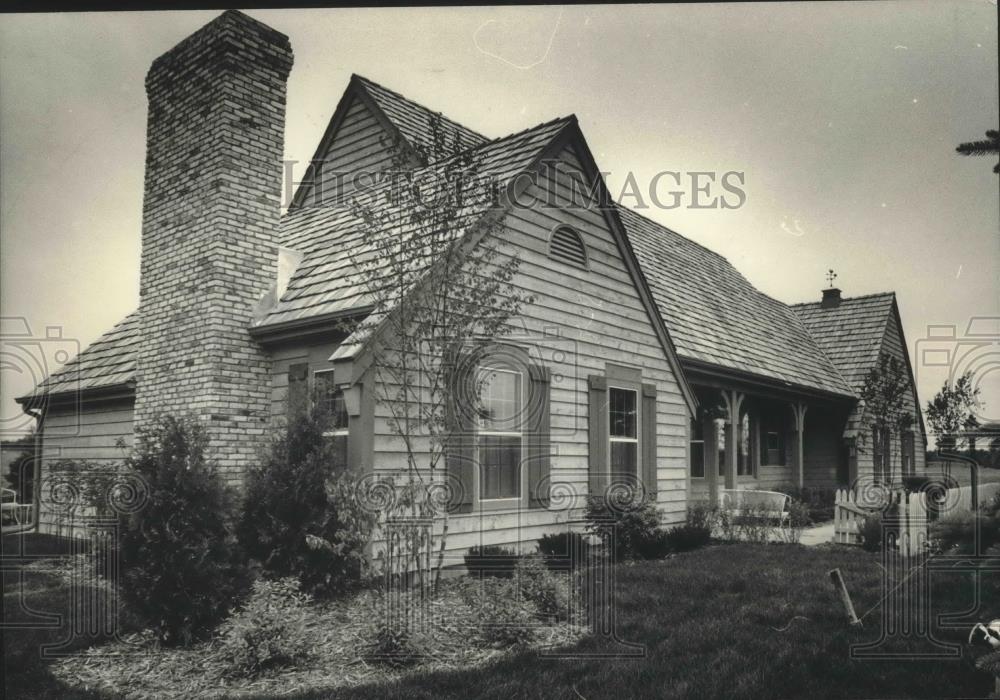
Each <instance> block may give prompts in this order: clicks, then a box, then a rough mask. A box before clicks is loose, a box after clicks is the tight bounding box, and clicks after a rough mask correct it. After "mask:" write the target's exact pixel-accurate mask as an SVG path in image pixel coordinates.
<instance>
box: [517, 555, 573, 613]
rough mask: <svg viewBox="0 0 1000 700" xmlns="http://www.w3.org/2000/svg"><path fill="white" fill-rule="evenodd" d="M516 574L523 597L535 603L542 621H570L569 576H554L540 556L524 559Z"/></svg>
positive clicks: (520, 562) (570, 594)
mask: <svg viewBox="0 0 1000 700" xmlns="http://www.w3.org/2000/svg"><path fill="white" fill-rule="evenodd" d="M516 572H517V578H516V581H517V585H518V587H519V590H520V592H521V595H522V596H523V597H524V598H525V599H526V600H528V601H529V602H531V603H534V605H535V607H536V608H537V609H538V616H539V617H540V618H541V619H543V620H551V619H553V618H556V619H559V620H568V619H569V617H570V613H571V608H572V605H571V602H570V601H571V596H572V593H571V588H570V581H569V577H568V576H565V575H564V576H557V575H556V574H553V573H552V572H551V571H549V569H548V567H547V566H546V565H545V560H544V559H543V558H542V557H540V556H527V557H523V558H522V559H521V560H520V561H519V562H518V563H517V567H516Z"/></svg>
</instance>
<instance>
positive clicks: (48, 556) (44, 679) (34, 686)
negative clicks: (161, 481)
mask: <svg viewBox="0 0 1000 700" xmlns="http://www.w3.org/2000/svg"><path fill="white" fill-rule="evenodd" d="M2 543H3V563H4V571H3V591H4V596H3V621H4V623H5V625H9V626H18V627H17V628H15V629H5V630H4V631H3V665H4V693H3V697H8V698H39V699H47V698H52V699H53V700H55V699H56V698H69V699H72V700H75V699H80V700H83V699H85V698H86V699H89V698H100V697H102V696H101V695H99V694H98V693H93V692H89V691H87V690H81V689H76V688H70V687H69V686H66V685H65V684H63V683H61V682H60V681H58V680H57V679H56V678H55V677H54V676H52V674H51V673H50V671H49V664H50V663H51V660H50V659H43V658H42V655H41V649H42V647H44V646H46V645H60V644H61V643H62V642H67V643H66V644H65V646H63V647H62V648H61V650H60V651H61V652H62V653H70V652H73V651H77V650H80V649H83V648H85V647H87V646H89V645H91V644H93V643H95V642H100V641H104V640H105V639H106V637H104V636H99V635H98V636H95V637H91V636H88V635H75V634H74V633H73V631H72V630H71V624H70V623H71V622H72V621H73V620H74V619H76V620H80V617H79V615H76V616H74V615H73V613H72V610H73V604H72V601H71V597H70V589H69V587H68V585H67V576H68V563H67V562H66V561H65V560H60V559H54V558H52V557H62V556H64V555H68V554H69V553H70V552H71V551H72V546H71V545H72V543H70V542H69V541H68V540H66V539H65V538H60V537H54V536H51V535H39V534H34V533H29V534H23V535H5V536H4V537H3V540H2ZM13 562H17V563H19V564H21V566H19V567H18V568H17V569H13V568H10V567H11V564H12V563H13ZM35 612H37V613H41V614H43V615H44V617H40V616H39V615H38V614H35ZM88 612H90V613H91V614H94V613H96V611H88ZM52 615H57V616H60V617H58V618H56V619H54V620H53V619H51V616H52Z"/></svg>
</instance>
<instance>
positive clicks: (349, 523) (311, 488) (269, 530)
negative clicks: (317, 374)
mask: <svg viewBox="0 0 1000 700" xmlns="http://www.w3.org/2000/svg"><path fill="white" fill-rule="evenodd" d="M315 405H316V408H310V409H308V410H294V411H292V417H291V418H289V420H288V421H287V423H286V424H285V425H284V426H282V427H281V429H279V430H278V431H277V432H276V433H275V434H274V435H273V436H272V439H271V441H270V443H269V444H268V446H267V449H266V450H265V451H264V455H263V459H262V463H261V464H260V465H258V466H257V467H256V468H255V469H253V470H252V471H251V473H250V476H249V479H248V483H247V490H246V498H245V499H244V507H243V514H242V517H241V520H240V524H239V529H238V535H239V540H240V542H241V544H242V545H243V546H244V547H245V548H246V550H247V552H248V554H249V555H250V556H251V557H252V558H253V559H254V560H255V561H257V562H258V563H259V565H260V567H261V568H262V570H263V572H264V573H265V575H267V576H268V577H270V578H282V577H286V576H295V577H296V578H298V579H299V581H300V582H301V583H302V589H303V590H304V591H306V592H307V593H310V594H312V595H316V596H332V595H337V594H342V593H346V592H349V591H352V590H356V589H357V588H359V587H360V586H361V585H363V584H364V583H365V582H366V580H367V579H368V577H369V576H370V564H369V561H368V557H367V554H366V552H365V547H366V545H367V544H368V542H369V541H370V539H371V533H372V530H373V528H374V526H375V518H376V514H375V513H373V512H370V511H368V510H366V509H365V507H364V505H363V503H362V502H361V501H360V499H358V498H357V497H356V494H355V484H356V480H355V478H354V476H353V475H352V474H351V473H350V471H348V470H347V469H346V468H335V467H334V466H333V465H335V464H337V463H338V461H339V451H338V449H337V446H336V445H335V444H334V443H333V441H331V440H330V439H329V438H328V437H325V436H324V432H326V431H327V429H328V427H329V425H330V421H331V418H330V415H329V413H327V412H326V410H325V409H324V408H323V405H324V404H323V402H316V404H315Z"/></svg>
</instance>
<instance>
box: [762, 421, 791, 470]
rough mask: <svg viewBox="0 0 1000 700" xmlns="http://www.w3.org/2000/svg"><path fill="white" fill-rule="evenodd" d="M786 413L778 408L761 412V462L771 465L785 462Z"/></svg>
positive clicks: (781, 464) (780, 464)
mask: <svg viewBox="0 0 1000 700" xmlns="http://www.w3.org/2000/svg"><path fill="white" fill-rule="evenodd" d="M783 416H784V413H783V412H782V411H780V410H778V409H772V410H768V411H762V412H761V414H760V463H761V464H766V465H771V466H783V465H784V464H785V422H784V420H783Z"/></svg>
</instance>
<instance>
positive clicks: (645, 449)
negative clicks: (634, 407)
mask: <svg viewBox="0 0 1000 700" xmlns="http://www.w3.org/2000/svg"><path fill="white" fill-rule="evenodd" d="M642 484H643V486H644V487H645V489H646V495H647V497H649V498H650V499H651V500H653V501H655V500H656V385H655V384H643V385H642Z"/></svg>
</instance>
